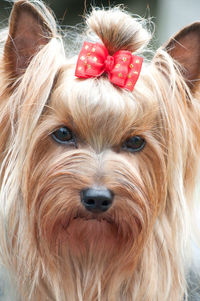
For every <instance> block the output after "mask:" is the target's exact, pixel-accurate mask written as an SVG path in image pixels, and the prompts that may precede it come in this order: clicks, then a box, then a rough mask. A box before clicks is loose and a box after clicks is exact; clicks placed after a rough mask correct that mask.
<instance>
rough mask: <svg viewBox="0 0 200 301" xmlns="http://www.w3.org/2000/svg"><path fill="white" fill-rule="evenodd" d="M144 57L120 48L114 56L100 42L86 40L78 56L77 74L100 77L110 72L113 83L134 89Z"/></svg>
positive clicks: (109, 75) (85, 76) (84, 76)
mask: <svg viewBox="0 0 200 301" xmlns="http://www.w3.org/2000/svg"><path fill="white" fill-rule="evenodd" d="M142 62H143V59H142V57H139V56H134V55H132V53H131V52H130V51H126V50H120V51H118V52H116V53H115V54H114V55H113V56H110V55H109V54H108V51H107V49H106V47H105V46H104V45H102V44H99V43H95V44H93V43H88V42H84V44H83V48H82V49H81V52H80V54H79V56H78V60H77V65H76V70H75V75H76V76H77V77H80V78H90V77H99V76H101V75H102V74H103V73H104V72H107V73H108V77H109V80H110V81H111V83H113V84H115V85H117V86H119V87H121V88H125V89H127V90H130V91H132V90H133V88H134V86H135V84H136V82H137V80H138V77H139V74H140V71H141V67H142Z"/></svg>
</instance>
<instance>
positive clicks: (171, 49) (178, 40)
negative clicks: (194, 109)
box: [163, 22, 200, 90]
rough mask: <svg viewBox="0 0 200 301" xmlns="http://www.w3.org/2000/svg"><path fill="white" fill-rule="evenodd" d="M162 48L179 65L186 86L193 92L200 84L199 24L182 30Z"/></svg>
mask: <svg viewBox="0 0 200 301" xmlns="http://www.w3.org/2000/svg"><path fill="white" fill-rule="evenodd" d="M163 47H164V49H165V50H166V51H167V52H168V53H169V54H170V56H171V57H172V58H173V59H174V60H176V61H177V62H178V63H179V65H180V67H181V72H182V74H183V76H184V78H185V80H186V82H187V84H188V86H189V87H190V88H191V89H192V90H194V89H195V88H196V86H197V85H198V84H200V22H196V23H193V24H191V25H189V26H187V27H185V28H183V29H182V30H181V31H180V32H178V33H177V34H176V35H175V36H174V37H172V38H171V39H170V40H169V41H168V43H166V44H165V45H164V46H163Z"/></svg>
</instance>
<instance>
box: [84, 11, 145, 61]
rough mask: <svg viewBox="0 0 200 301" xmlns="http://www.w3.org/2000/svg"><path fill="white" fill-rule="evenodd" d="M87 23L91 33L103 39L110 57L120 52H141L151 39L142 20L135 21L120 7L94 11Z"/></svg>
mask: <svg viewBox="0 0 200 301" xmlns="http://www.w3.org/2000/svg"><path fill="white" fill-rule="evenodd" d="M86 23H87V26H88V30H89V32H94V33H95V34H96V35H97V36H98V37H99V38H100V39H101V41H102V42H103V44H104V45H105V46H106V48H107V50H108V52H109V54H110V55H113V54H114V53H115V52H117V51H119V50H129V51H131V52H136V51H139V50H141V49H142V48H143V47H144V46H146V45H147V44H148V42H149V40H150V38H151V35H150V33H149V32H148V31H147V30H146V29H144V28H143V27H142V25H141V22H140V20H136V19H134V18H133V17H132V16H131V15H129V14H128V13H127V12H124V11H123V10H122V9H121V8H120V7H115V8H111V9H108V10H105V9H102V10H97V9H93V10H92V12H91V14H90V15H89V16H88V17H87V19H86Z"/></svg>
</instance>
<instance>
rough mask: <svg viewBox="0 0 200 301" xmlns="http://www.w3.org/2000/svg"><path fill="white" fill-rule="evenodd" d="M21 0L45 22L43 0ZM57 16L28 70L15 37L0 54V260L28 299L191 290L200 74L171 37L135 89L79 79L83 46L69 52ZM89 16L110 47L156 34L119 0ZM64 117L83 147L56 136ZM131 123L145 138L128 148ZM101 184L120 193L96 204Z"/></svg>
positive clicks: (179, 296) (169, 298)
mask: <svg viewBox="0 0 200 301" xmlns="http://www.w3.org/2000/svg"><path fill="white" fill-rule="evenodd" d="M16 3H17V5H19V6H20V5H21V6H23V5H24V3H26V4H27V3H31V4H30V5H31V7H32V8H31V10H33V11H34V13H35V12H36V14H37V11H38V9H39V8H40V12H38V14H39V16H40V18H41V19H40V20H39V21H38V22H39V25H38V24H37V26H39V27H40V28H42V27H41V26H43V25H42V20H43V18H45V17H44V16H45V15H46V14H47V10H46V8H45V7H42V10H41V3H40V2H39V1H30V2H29V1H22V0H20V1H17V2H16ZM27 5H28V4H27ZM38 7H39V8H38ZM42 14H44V16H43V17H42ZM118 19H119V20H121V21H120V24H118V25H117V27H116V23H115V22H114V21H116V20H118ZM50 20H51V19H48V22H49V23H48V25H46V24H45V29H46V30H47V28H48V31H49V33H48V34H47V36H48V39H46V40H45V42H44V40H43V39H42V40H40V42H39V44H40V45H38V47H37V49H38V50H37V51H36V48H34V51H33V53H31V58H30V59H31V60H30V64H29V65H28V67H27V69H26V70H24V72H22V71H21V72H18V70H16V68H18V67H17V65H16V64H15V63H13V69H12V65H11V67H10V64H9V65H7V60H8V57H9V53H8V52H9V49H8V48H6V47H7V46H6V47H5V50H4V54H3V55H2V58H1V63H0V66H1V70H0V82H1V88H0V133H1V135H0V142H1V143H0V151H1V157H0V159H1V191H0V197H1V201H0V209H1V211H0V212H1V213H0V214H1V222H0V233H1V245H0V254H1V258H2V261H3V263H4V264H5V265H6V267H7V268H8V269H9V270H10V271H11V274H12V275H13V278H14V281H15V283H16V285H17V288H18V290H19V291H20V294H21V300H26V301H27V300H29V301H39V300H51V301H53V300H54V301H65V300H66V301H133V300H134V301H161V300H162V301H175V300H176V301H183V297H184V294H185V295H186V298H187V284H186V275H187V271H188V269H189V265H190V256H189V254H190V246H191V241H192V239H195V233H194V231H193V226H194V219H195V217H194V210H195V199H194V192H195V185H196V176H197V172H198V164H199V155H200V147H199V143H200V136H199V135H200V129H199V123H200V120H199V119H200V114H199V113H200V112H199V109H200V108H199V102H198V101H199V90H198V87H199V86H198V82H197V84H196V85H195V93H196V94H194V93H193V92H192V91H191V90H190V89H189V87H188V85H187V84H186V82H185V79H184V77H183V75H182V73H181V70H180V69H179V67H178V64H176V63H175V62H174V61H173V59H172V57H171V56H170V55H169V54H168V52H167V51H166V50H165V49H163V48H160V49H159V50H157V52H156V54H155V56H154V58H153V60H152V62H150V63H145V64H144V65H143V69H142V73H141V75H140V77H139V80H138V82H137V84H136V86H135V89H134V91H133V93H130V92H128V91H126V90H123V89H120V88H117V87H115V86H113V85H112V84H111V83H110V82H109V81H108V79H107V76H102V77H100V78H94V79H87V80H81V79H77V78H75V75H74V70H75V64H76V59H77V58H76V57H73V58H66V57H65V55H64V52H63V45H62V40H61V38H60V36H59V34H58V33H56V32H55V24H51V21H50ZM11 22H13V20H12V19H11ZM15 22H17V21H15ZM87 24H88V26H89V27H90V31H91V30H92V31H94V32H96V34H98V36H99V38H100V39H102V41H103V42H104V43H105V44H106V46H107V47H108V49H109V50H110V53H111V54H112V52H113V51H116V50H119V49H128V50H130V51H136V50H138V49H140V48H141V47H142V46H144V45H145V44H146V43H147V42H148V40H149V34H148V33H147V32H146V31H145V29H143V28H142V27H141V25H140V24H139V23H137V21H135V20H133V19H132V18H131V16H129V15H127V14H126V13H124V12H122V11H120V9H116V8H115V9H113V10H109V11H104V10H100V11H95V10H94V11H93V12H92V15H91V16H89V17H88V19H87ZM12 26H14V25H13V24H12ZM126 26H127V28H126ZM134 29H135V30H134ZM39 30H40V29H39ZM42 32H43V30H42V29H41V30H40V34H41V33H42ZM112 32H114V34H113V35H112ZM52 33H53V34H52ZM110 36H112V38H111V39H110ZM2 39H3V38H2ZM94 39H95V38H94ZM8 43H11V42H10V40H7V44H6V45H8ZM3 44H4V43H3ZM44 44H45V45H44ZM108 44H109V45H108ZM2 47H3V46H2ZM9 47H11V48H12V43H11V44H10V46H9ZM40 48H41V50H39V49H40ZM13 59H14V58H13ZM26 64H27V62H26V63H25V64H24V67H26ZM7 66H9V67H7ZM19 67H20V66H19ZM10 68H11V69H10ZM14 68H15V70H14ZM11 74H13V77H12V76H11ZM62 125H65V126H67V127H69V128H70V129H72V131H73V132H74V133H75V134H76V137H77V141H78V145H77V148H75V147H74V146H63V145H59V144H58V143H56V142H55V141H53V139H52V138H51V133H52V132H53V131H54V130H55V129H57V128H59V127H60V126H62ZM135 135H140V136H142V137H143V138H144V139H145V140H146V145H145V147H144V149H143V150H142V151H141V152H138V153H134V154H133V153H129V152H125V151H123V150H122V149H121V146H122V144H123V142H124V141H125V140H126V139H127V138H128V137H131V136H135ZM94 185H100V186H106V187H107V188H109V189H110V190H112V191H113V192H114V194H115V199H114V204H113V206H112V207H111V208H110V209H109V210H108V211H107V212H106V213H104V214H101V215H98V216H96V215H95V214H92V213H90V212H86V210H85V209H84V208H83V206H82V204H81V202H80V191H81V190H82V189H84V188H87V187H91V186H94Z"/></svg>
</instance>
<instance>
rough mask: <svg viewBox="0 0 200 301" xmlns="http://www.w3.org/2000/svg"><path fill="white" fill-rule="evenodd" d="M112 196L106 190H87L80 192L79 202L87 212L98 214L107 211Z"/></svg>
mask: <svg viewBox="0 0 200 301" xmlns="http://www.w3.org/2000/svg"><path fill="white" fill-rule="evenodd" d="M113 197H114V194H113V192H112V191H111V190H109V189H106V188H99V189H98V188H87V189H83V190H82V191H81V202H82V204H83V205H84V206H85V208H86V209H87V210H89V211H92V212H96V213H100V212H104V211H106V210H108V209H109V208H110V207H111V205H112V202H113Z"/></svg>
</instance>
